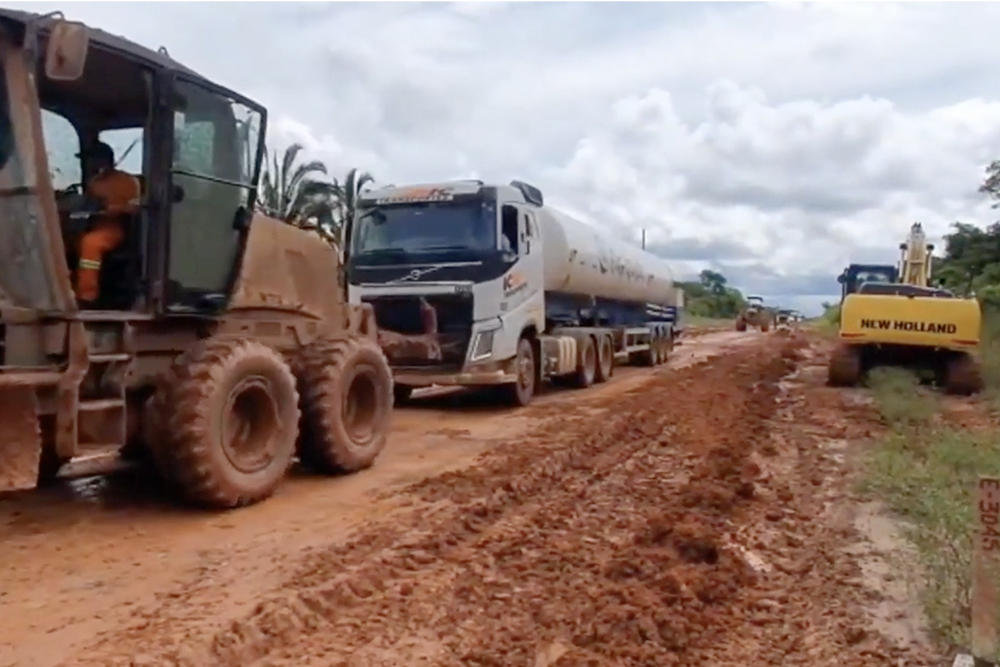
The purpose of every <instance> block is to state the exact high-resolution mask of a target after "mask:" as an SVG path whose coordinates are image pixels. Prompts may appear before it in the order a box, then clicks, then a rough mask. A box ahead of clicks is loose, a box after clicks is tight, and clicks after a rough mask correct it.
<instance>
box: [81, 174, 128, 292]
mask: <svg viewBox="0 0 1000 667" xmlns="http://www.w3.org/2000/svg"><path fill="white" fill-rule="evenodd" d="M87 195H88V196H90V197H93V198H94V199H98V200H101V201H103V202H104V207H105V208H104V210H103V211H101V212H100V213H99V214H97V215H96V216H95V220H94V224H93V227H91V230H90V231H89V232H87V233H86V234H84V235H83V237H82V238H81V239H80V247H79V253H80V262H79V264H78V265H77V274H76V280H77V293H76V295H77V298H78V299H80V300H81V301H94V300H96V299H97V297H98V296H99V295H100V283H99V276H100V272H101V261H102V260H103V259H104V255H105V254H107V253H108V252H110V251H111V250H114V249H115V248H117V247H118V245H119V244H120V243H121V242H122V240H123V239H124V238H125V229H124V228H123V227H122V216H123V215H130V214H133V213H135V212H136V211H137V210H138V208H139V197H140V187H139V179H137V178H136V177H135V176H133V175H132V174H129V173H126V172H124V171H118V170H117V169H108V170H107V171H105V172H102V173H101V174H98V175H97V176H95V177H94V179H93V180H91V181H90V184H89V185H88V186H87Z"/></svg>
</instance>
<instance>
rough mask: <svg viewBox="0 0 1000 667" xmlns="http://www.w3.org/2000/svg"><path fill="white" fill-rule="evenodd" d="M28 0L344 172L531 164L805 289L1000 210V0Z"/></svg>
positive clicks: (658, 234) (637, 221)
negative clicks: (906, 239) (153, 62)
mask: <svg viewBox="0 0 1000 667" xmlns="http://www.w3.org/2000/svg"><path fill="white" fill-rule="evenodd" d="M20 4H21V6H22V7H24V8H25V9H29V10H32V11H49V10H51V9H63V10H64V11H66V12H67V14H68V15H69V16H70V17H71V18H80V19H83V20H85V21H88V22H89V23H91V24H93V25H98V26H102V27H104V28H105V29H107V30H109V31H110V32H114V33H118V34H123V35H125V36H127V37H129V38H131V39H134V40H136V41H138V42H140V43H143V44H146V45H148V46H151V47H154V48H155V47H156V46H159V45H160V44H164V45H166V46H167V48H168V49H169V51H170V53H171V54H172V55H173V56H174V57H176V58H177V59H178V60H180V61H181V62H184V63H185V64H187V65H188V66H190V67H192V68H194V69H196V70H198V71H201V72H202V73H204V74H206V75H208V76H211V77H214V78H217V79H218V80H219V81H220V82H221V83H224V84H225V85H228V86H229V87H232V88H235V89H238V90H241V91H242V92H244V93H246V94H248V95H250V96H251V97H254V98H256V99H258V100H260V101H261V102H263V103H265V104H266V105H267V106H268V107H269V108H270V111H271V131H272V138H273V139H274V140H275V141H276V142H278V143H282V142H288V141H292V140H297V141H301V142H302V143H303V144H305V145H306V146H307V148H308V151H309V153H310V157H318V158H321V159H324V160H326V161H327V162H328V163H329V165H330V167H331V169H333V170H335V171H344V170H346V169H347V168H349V167H351V166H360V167H362V168H364V169H369V170H371V171H373V172H374V173H375V175H376V177H378V178H379V179H380V180H382V181H391V182H395V183H402V182H405V181H408V180H412V181H427V180H433V179H435V178H451V177H471V176H473V175H475V176H479V177H481V178H485V179H494V180H502V181H509V180H510V179H511V178H521V179H525V180H528V181H531V182H534V183H536V184H537V185H539V186H540V187H542V189H543V190H544V191H545V193H546V195H547V198H548V199H549V201H552V202H554V203H557V204H559V205H561V206H563V207H564V208H567V209H569V210H571V211H578V212H579V213H580V214H582V215H586V216H588V217H592V218H596V219H598V220H601V221H603V222H605V224H609V225H615V226H617V227H620V228H628V229H630V230H631V231H632V232H633V236H634V238H635V239H636V240H637V241H638V238H639V231H638V230H639V229H640V228H641V227H646V228H647V229H648V230H649V233H648V242H649V244H650V247H655V248H657V249H658V250H663V251H664V252H665V253H666V254H667V255H672V256H674V257H675V258H676V261H677V262H678V268H679V269H688V270H697V269H699V268H701V267H703V266H709V265H710V266H714V267H716V268H721V269H722V270H724V271H725V272H727V274H728V275H730V277H731V280H732V282H734V283H735V284H737V285H738V286H741V287H744V288H745V289H747V290H748V291H750V292H757V293H763V294H764V295H765V296H768V297H773V298H782V299H786V300H788V301H789V302H794V305H798V306H803V305H805V304H807V303H811V304H813V305H815V304H817V303H818V302H819V301H820V300H821V298H822V295H824V294H825V295H830V294H832V293H835V292H836V289H837V286H836V283H835V281H834V278H835V276H836V274H837V273H838V272H839V270H840V269H841V268H842V267H843V266H844V265H845V264H846V263H847V262H849V261H851V260H852V259H856V258H863V259H866V260H871V259H873V258H881V259H882V260H883V261H890V262H891V261H894V259H895V248H896V245H897V243H898V242H899V240H901V237H902V236H903V235H904V234H905V233H906V230H907V228H908V225H909V224H910V222H912V221H913V220H915V219H919V220H922V221H923V222H924V223H925V226H926V227H927V228H928V230H929V231H930V233H931V234H932V235H940V234H942V233H944V232H945V231H946V229H947V224H948V223H949V222H951V221H953V220H956V219H962V220H967V221H978V222H985V221H989V220H991V219H992V217H991V216H992V215H993V214H992V212H990V211H989V210H988V207H987V206H986V204H985V202H983V201H982V199H981V198H980V197H979V196H978V195H977V194H976V192H975V189H976V186H977V184H978V182H979V180H980V178H981V175H982V168H983V166H984V165H985V164H986V162H988V161H989V160H990V159H993V158H1000V113H998V112H1000V97H997V96H996V94H995V93H994V90H993V88H994V87H995V86H993V85H992V84H993V82H994V81H995V74H994V72H993V70H992V68H993V66H994V65H993V64H994V63H995V62H997V60H998V56H1000V45H997V42H996V40H995V39H994V36H993V35H992V26H995V25H996V24H997V22H998V19H1000V6H997V5H995V4H990V3H975V4H973V3H966V4H947V5H945V4H939V3H933V4H932V3H907V4H897V3H866V4H860V3H825V4H818V3H795V4H789V3H747V4H743V3H721V4H710V5H702V4H696V3H633V4H619V3H544V4H541V3H540V4H535V3H511V4H504V3H447V4H446V3H429V4H422V3H401V4H382V3H365V4H346V3H343V4H339V3H338V4H321V3H301V4H297V3H280V4H279V3H246V4H243V5H241V6H240V12H239V13H238V14H235V15H234V14H233V13H232V12H231V11H230V8H229V6H226V5H221V4H212V3H171V4H169V5H168V4H165V3H163V4H158V3H141V4H132V5H129V4H121V3H117V4H115V5H108V4H91V3H72V4H71V5H68V6H66V7H61V6H58V5H56V4H54V3H45V2H40V3H20ZM207 35H210V36H211V38H210V39H209V38H206V36H207ZM983 95H991V97H987V98H983V97H982V96H983ZM681 260H686V261H683V262H682V261H681ZM815 295H818V296H815Z"/></svg>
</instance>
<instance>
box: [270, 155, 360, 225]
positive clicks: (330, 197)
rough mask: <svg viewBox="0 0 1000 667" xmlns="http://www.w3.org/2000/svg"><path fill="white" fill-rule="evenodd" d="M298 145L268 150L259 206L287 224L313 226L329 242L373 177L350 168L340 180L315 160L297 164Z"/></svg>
mask: <svg viewBox="0 0 1000 667" xmlns="http://www.w3.org/2000/svg"><path fill="white" fill-rule="evenodd" d="M302 149H303V147H302V145H301V144H292V145H291V146H289V147H288V148H286V149H285V151H284V153H282V154H281V155H280V159H279V154H278V152H277V151H274V150H268V152H267V155H266V158H265V160H264V166H263V170H262V173H261V178H260V191H259V194H258V197H259V201H258V204H259V206H260V207H261V208H262V209H263V210H264V211H266V212H267V213H269V214H271V215H274V216H276V217H278V218H280V219H282V220H285V221H286V222H288V223H289V224H293V225H297V226H300V227H311V228H316V229H317V230H318V231H319V232H320V234H322V235H323V236H324V237H325V238H327V239H328V240H331V241H335V240H336V239H337V238H338V237H339V232H340V228H341V226H342V225H343V222H344V220H346V219H347V217H348V216H349V215H350V213H351V211H353V210H354V205H355V200H356V199H357V195H358V193H359V192H360V191H361V190H362V188H364V187H365V185H367V184H369V183H371V182H373V181H374V180H375V179H374V178H373V177H372V175H371V174H369V173H368V172H359V171H358V170H357V169H351V170H350V171H348V172H347V175H346V176H345V177H344V180H343V182H340V181H339V180H338V179H336V178H333V179H330V178H328V174H329V171H328V169H327V167H326V165H325V164H323V163H322V162H320V161H318V160H312V161H310V162H304V163H298V162H297V160H298V157H299V153H301V152H302Z"/></svg>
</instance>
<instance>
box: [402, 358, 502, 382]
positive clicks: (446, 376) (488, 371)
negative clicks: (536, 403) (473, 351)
mask: <svg viewBox="0 0 1000 667" xmlns="http://www.w3.org/2000/svg"><path fill="white" fill-rule="evenodd" d="M506 366H512V364H503V365H500V364H496V363H489V364H481V365H476V366H472V367H470V368H467V369H465V370H461V371H455V372H452V373H442V372H440V371H435V370H434V369H428V370H416V369H412V368H401V369H398V370H394V371H393V374H392V376H393V380H394V381H395V383H396V384H402V385H406V386H408V387H429V386H431V385H438V386H441V387H482V386H494V385H500V384H513V383H515V382H517V373H513V372H511V371H510V370H509V369H508V368H506Z"/></svg>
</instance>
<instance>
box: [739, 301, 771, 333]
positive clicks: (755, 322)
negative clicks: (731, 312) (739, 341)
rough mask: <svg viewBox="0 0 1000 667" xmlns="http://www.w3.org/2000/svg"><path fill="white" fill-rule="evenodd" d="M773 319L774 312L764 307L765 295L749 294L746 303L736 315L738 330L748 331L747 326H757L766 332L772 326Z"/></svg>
mask: <svg viewBox="0 0 1000 667" xmlns="http://www.w3.org/2000/svg"><path fill="white" fill-rule="evenodd" d="M773 320H774V313H772V312H771V310H770V309H769V308H765V307H764V298H763V297H759V296H748V297H747V303H746V305H745V306H744V307H743V309H742V310H741V311H740V313H739V315H737V316H736V330H737V331H746V330H747V328H753V327H756V328H758V329H760V330H761V331H764V332H766V331H767V330H768V329H770V328H771V325H772V323H773Z"/></svg>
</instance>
